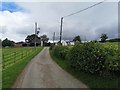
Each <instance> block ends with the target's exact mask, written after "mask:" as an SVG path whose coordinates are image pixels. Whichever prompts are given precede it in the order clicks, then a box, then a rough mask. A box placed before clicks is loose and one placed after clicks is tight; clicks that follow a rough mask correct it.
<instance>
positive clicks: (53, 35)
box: [53, 32, 55, 44]
mask: <svg viewBox="0 0 120 90" xmlns="http://www.w3.org/2000/svg"><path fill="white" fill-rule="evenodd" d="M54 40H55V32H54V33H53V44H54Z"/></svg>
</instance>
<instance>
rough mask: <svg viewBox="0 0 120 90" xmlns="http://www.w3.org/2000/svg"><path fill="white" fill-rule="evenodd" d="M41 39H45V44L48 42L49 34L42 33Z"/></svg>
mask: <svg viewBox="0 0 120 90" xmlns="http://www.w3.org/2000/svg"><path fill="white" fill-rule="evenodd" d="M40 38H41V41H43V45H45V43H47V42H48V40H49V38H48V37H47V35H42V36H41V37H40Z"/></svg>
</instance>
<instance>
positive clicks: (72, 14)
mask: <svg viewBox="0 0 120 90" xmlns="http://www.w3.org/2000/svg"><path fill="white" fill-rule="evenodd" d="M105 1H106V0H104V1H101V2H99V3H96V4H94V5H92V6H89V7H87V8H84V9H82V10H80V11H77V12H75V13H71V14H69V15H66V16H64V17H63V18H65V17H69V16H72V15H74V14H77V13H80V12H83V11H85V10H88V9H89V8H92V7H94V6H97V5H99V4H102V3H103V2H105Z"/></svg>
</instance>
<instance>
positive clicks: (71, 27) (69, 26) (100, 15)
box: [0, 2, 118, 42]
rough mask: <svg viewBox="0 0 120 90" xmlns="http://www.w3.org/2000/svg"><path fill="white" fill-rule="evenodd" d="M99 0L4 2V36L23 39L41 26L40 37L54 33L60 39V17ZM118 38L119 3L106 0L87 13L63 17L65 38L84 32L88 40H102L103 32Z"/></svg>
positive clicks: (0, 21) (0, 8)
mask: <svg viewBox="0 0 120 90" xmlns="http://www.w3.org/2000/svg"><path fill="white" fill-rule="evenodd" d="M95 3H98V2H0V27H1V28H0V35H1V36H0V38H1V39H2V40H3V39H5V38H8V39H10V40H13V41H16V42H19V41H24V40H25V38H26V37H27V35H31V34H33V33H34V28H35V25H34V23H35V22H37V23H38V27H40V34H39V36H41V35H43V34H46V35H47V36H48V37H49V39H50V40H52V37H53V33H54V32H55V34H56V40H59V31H60V18H61V17H63V16H66V15H69V14H71V13H74V12H76V11H79V10H81V9H84V8H86V7H88V6H91V5H93V4H95ZM103 33H105V34H107V35H108V37H109V39H110V38H117V37H118V3H117V2H104V3H102V4H100V5H97V6H95V7H93V8H91V9H88V10H86V11H84V12H81V13H78V14H76V15H73V16H70V17H65V18H64V19H63V36H62V40H72V39H73V38H74V37H75V36H77V35H80V36H81V39H82V40H83V41H84V40H87V41H89V40H99V39H100V36H101V34H103Z"/></svg>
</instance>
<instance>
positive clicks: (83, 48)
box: [52, 42, 120, 77]
mask: <svg viewBox="0 0 120 90" xmlns="http://www.w3.org/2000/svg"><path fill="white" fill-rule="evenodd" d="M52 51H53V53H54V55H55V56H57V57H59V58H61V59H63V60H67V61H68V62H69V64H70V66H71V67H73V68H74V69H76V70H78V71H84V72H87V73H91V74H98V75H100V76H104V77H108V76H110V77H111V76H112V75H118V74H119V72H120V65H119V61H120V57H119V56H120V55H118V49H116V48H113V47H111V48H110V47H109V48H106V47H104V46H103V45H101V44H100V43H93V42H92V43H84V44H78V45H75V46H73V47H72V48H68V47H67V46H54V47H53V49H52Z"/></svg>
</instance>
